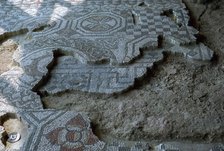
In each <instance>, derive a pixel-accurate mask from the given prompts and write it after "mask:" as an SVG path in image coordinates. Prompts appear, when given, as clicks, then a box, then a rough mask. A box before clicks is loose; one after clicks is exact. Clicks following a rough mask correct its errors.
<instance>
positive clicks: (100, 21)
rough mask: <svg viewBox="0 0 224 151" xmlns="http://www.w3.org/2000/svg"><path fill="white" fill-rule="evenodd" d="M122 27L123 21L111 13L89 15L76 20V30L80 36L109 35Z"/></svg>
mask: <svg viewBox="0 0 224 151" xmlns="http://www.w3.org/2000/svg"><path fill="white" fill-rule="evenodd" d="M123 27H124V19H123V18H122V17H121V16H118V15H116V14H113V13H108V12H101V13H97V14H94V13H91V14H88V15H86V16H84V17H82V18H80V19H78V24H77V29H78V32H79V33H81V34H84V35H85V34H87V35H89V34H90V35H91V34H93V35H95V34H100V35H101V34H111V33H112V32H116V31H118V30H119V29H121V28H123Z"/></svg>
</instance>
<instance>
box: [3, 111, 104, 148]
mask: <svg viewBox="0 0 224 151" xmlns="http://www.w3.org/2000/svg"><path fill="white" fill-rule="evenodd" d="M5 114H7V112H4V111H1V112H0V115H1V116H0V118H2V117H3V116H4V115H5ZM10 114H11V115H12V114H15V115H16V118H17V119H20V121H21V122H22V123H23V124H24V131H22V133H21V138H23V139H21V140H20V141H23V144H22V145H21V148H19V149H18V148H17V149H18V150H23V151H30V150H42V151H45V150H48V151H50V150H52V151H55V150H61V151H63V150H89V151H92V150H94V151H95V150H102V149H103V148H104V145H105V144H104V143H103V142H101V141H99V139H98V138H97V137H96V136H95V135H94V134H93V132H92V130H91V127H90V121H89V119H88V117H86V116H85V115H82V114H80V113H75V112H69V111H67V112H66V111H55V110H39V111H28V110H26V111H24V110H19V111H17V112H15V113H10ZM8 115H9V113H8ZM14 118H15V117H14ZM3 122H6V121H3ZM0 124H3V123H0ZM14 126H15V125H14ZM6 129H7V128H6ZM11 129H12V128H11ZM24 138H25V140H24ZM7 143H8V142H7ZM18 143H19V141H18ZM13 145H14V143H12V144H11V149H15V148H13V147H15V146H13ZM7 147H9V148H8V149H9V150H10V145H9V146H6V148H5V149H7Z"/></svg>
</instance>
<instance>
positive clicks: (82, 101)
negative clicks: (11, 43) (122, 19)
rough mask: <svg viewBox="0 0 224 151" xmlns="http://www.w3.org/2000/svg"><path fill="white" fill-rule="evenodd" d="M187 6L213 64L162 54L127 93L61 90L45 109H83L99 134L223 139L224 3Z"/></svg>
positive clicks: (1, 54)
mask: <svg viewBox="0 0 224 151" xmlns="http://www.w3.org/2000/svg"><path fill="white" fill-rule="evenodd" d="M187 6H188V8H189V9H190V12H191V15H192V17H193V19H192V25H194V26H195V27H197V28H198V29H199V30H200V35H199V36H198V39H199V41H202V42H204V43H205V44H206V45H207V46H209V47H210V48H211V49H212V50H214V51H215V53H216V55H215V57H214V59H213V61H212V62H211V63H198V62H191V61H189V60H186V59H184V58H183V57H181V56H174V55H170V54H166V57H165V59H164V61H163V62H161V63H159V64H157V65H156V66H155V68H154V69H153V70H152V71H149V73H148V75H147V76H146V77H145V78H144V79H143V80H142V81H137V82H136V85H135V86H134V87H133V89H131V90H130V91H128V92H126V93H123V94H117V95H102V94H90V93H83V92H78V91H71V92H65V93H60V94H57V95H54V96H45V97H43V98H42V101H43V103H44V106H45V108H53V109H66V110H75V111H80V112H86V113H87V114H88V115H89V117H90V118H91V121H92V124H93V127H94V128H95V132H96V133H97V135H98V136H100V137H104V136H105V135H106V136H110V137H113V138H119V139H123V140H138V141H139V140H144V141H147V140H154V139H157V140H161V139H162V140H165V139H166V140H167V139H172V140H176V139H178V140H196V141H209V142H210V141H224V99H223V98H224V22H223V20H224V2H222V1H220V2H218V1H216V2H213V3H210V4H208V5H207V4H206V5H205V4H195V3H191V2H190V1H187ZM2 47H3V48H4V46H3V45H2V46H1V47H0V64H3V65H1V66H0V73H2V72H3V71H6V70H7V69H8V68H6V67H7V66H6V65H8V64H9V62H10V61H9V60H11V58H12V57H11V56H12V53H13V51H11V50H6V49H2ZM2 50H3V51H2ZM5 52H8V53H5ZM7 58H8V59H7ZM5 60H8V62H7V61H5ZM101 139H103V138H101Z"/></svg>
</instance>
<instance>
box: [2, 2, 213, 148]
mask: <svg viewBox="0 0 224 151" xmlns="http://www.w3.org/2000/svg"><path fill="white" fill-rule="evenodd" d="M0 16H1V19H0V41H1V40H4V39H6V38H7V37H12V36H16V35H20V34H24V35H25V36H24V37H22V38H21V37H19V38H18V39H17V41H18V44H19V47H18V49H17V50H16V52H15V54H14V56H13V59H14V61H15V63H16V64H17V65H18V66H17V67H14V68H12V69H10V70H9V71H7V72H5V73H3V74H1V75H0V106H1V108H0V115H1V116H0V125H1V126H2V125H3V123H4V121H2V119H5V118H3V116H4V115H5V114H6V113H10V114H9V115H10V116H11V113H13V114H15V115H16V118H17V119H18V120H20V121H21V122H22V123H24V124H25V125H26V126H27V128H26V131H25V133H22V134H21V137H22V138H24V137H25V138H26V141H25V142H24V143H23V144H22V148H21V149H20V150H27V151H30V150H40V151H50V150H52V151H53V150H62V151H70V150H71V151H72V150H80V151H81V150H89V151H92V150H93V151H95V150H111V151H114V150H121V151H122V150H125V151H126V150H147V149H149V148H148V147H149V146H148V145H147V144H146V145H143V144H141V143H139V144H136V145H134V146H132V147H130V146H129V147H128V146H126V145H124V144H116V143H115V144H106V145H105V143H103V142H101V141H100V140H99V139H98V138H97V137H96V136H95V135H94V134H93V132H92V130H91V126H90V121H89V119H88V118H87V117H86V116H85V115H83V114H80V113H76V112H69V111H55V110H43V105H42V103H41V99H40V96H39V95H38V94H37V91H38V92H40V93H50V94H55V93H58V92H63V91H66V90H79V91H85V92H93V93H106V94H113V93H120V92H123V91H126V90H128V89H129V88H130V87H132V86H134V84H135V81H136V79H140V78H142V77H144V75H146V73H147V71H148V70H149V69H152V67H153V65H154V64H155V63H156V62H159V61H161V60H162V59H163V52H164V51H169V52H171V53H180V54H182V55H183V56H184V57H186V58H188V59H193V60H199V61H210V60H211V58H212V57H213V51H212V50H210V49H209V48H207V47H206V46H205V45H203V44H196V38H195V37H194V35H195V34H197V33H198V31H196V30H195V29H194V28H192V27H190V26H188V22H189V16H188V12H187V10H186V9H185V5H184V4H183V3H182V1H181V0H169V1H168V0H145V1H143V0H48V1H44V0H5V1H2V2H1V3H0ZM49 75H50V76H49ZM49 77H50V79H48V78H49ZM45 79H47V81H45ZM7 115H8V114H7ZM6 133H7V132H6ZM4 134H5V132H4ZM24 134H27V135H24ZM4 136H5V135H3V134H2V133H1V131H0V139H1V140H4V139H2V138H3V137H4ZM7 143H9V142H7ZM2 146H3V148H4V149H8V148H7V145H6V147H5V146H4V144H2V143H0V149H1V148H2ZM163 148H164V147H163ZM163 148H160V149H158V150H166V149H163ZM168 149H170V148H168Z"/></svg>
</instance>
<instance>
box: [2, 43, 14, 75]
mask: <svg viewBox="0 0 224 151" xmlns="http://www.w3.org/2000/svg"><path fill="white" fill-rule="evenodd" d="M16 48H17V45H16V43H15V42H13V41H12V40H7V41H5V42H4V43H2V45H0V74H2V73H4V72H6V71H8V70H9V69H10V68H11V67H12V65H13V59H12V55H13V53H14V52H15V50H16Z"/></svg>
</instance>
